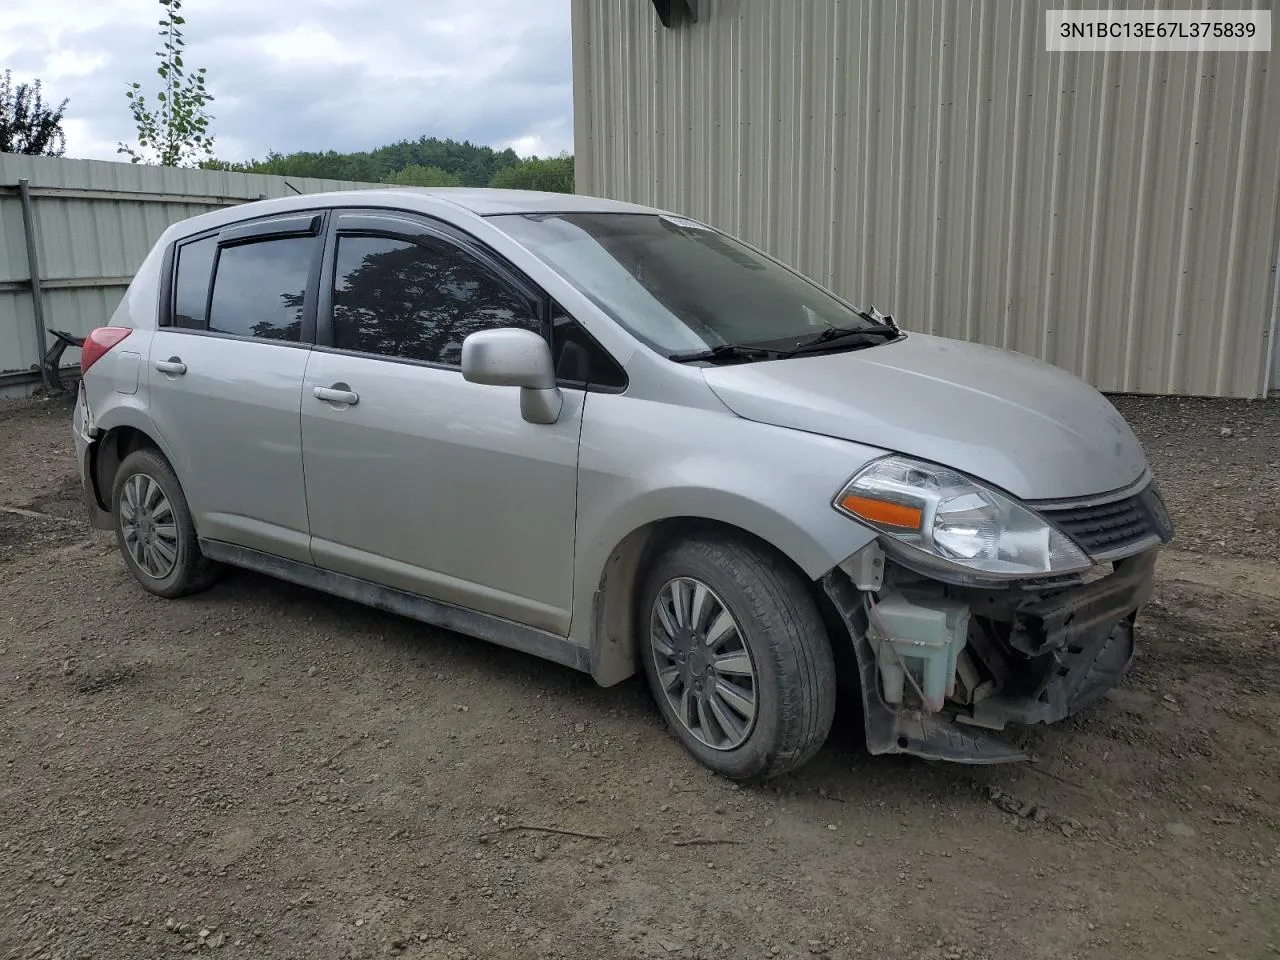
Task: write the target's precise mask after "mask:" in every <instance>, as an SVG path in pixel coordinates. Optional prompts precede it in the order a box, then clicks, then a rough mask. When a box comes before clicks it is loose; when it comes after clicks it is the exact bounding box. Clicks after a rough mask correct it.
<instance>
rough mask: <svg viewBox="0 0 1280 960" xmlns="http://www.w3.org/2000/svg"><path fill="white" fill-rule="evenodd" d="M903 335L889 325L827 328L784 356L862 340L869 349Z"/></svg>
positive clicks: (792, 355) (894, 326)
mask: <svg viewBox="0 0 1280 960" xmlns="http://www.w3.org/2000/svg"><path fill="white" fill-rule="evenodd" d="M901 334H902V331H901V330H900V329H899V328H898V327H897V326H896V325H890V324H887V323H877V324H873V325H872V326H869V327H827V329H825V330H823V331H822V332H821V333H818V334H815V335H814V336H812V337H811V338H809V339H808V340H805V341H804V342H802V343H798V344H796V345H795V346H794V347H793V348H792V349H790V350H788V351H786V352H785V353H784V354H783V356H786V357H794V356H795V355H796V354H801V353H813V352H815V351H819V350H826V349H829V348H831V347H835V346H838V345H839V344H841V343H844V342H846V341H848V342H853V341H857V340H861V341H863V345H864V346H868V347H869V346H872V345H874V344H876V343H882V342H883V341H885V340H894V339H896V338H897V337H899V336H900V335H901Z"/></svg>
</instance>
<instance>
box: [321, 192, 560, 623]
mask: <svg viewBox="0 0 1280 960" xmlns="http://www.w3.org/2000/svg"><path fill="white" fill-rule="evenodd" d="M328 248H329V249H328V252H327V254H326V262H325V268H324V271H323V277H324V280H323V282H322V283H321V288H320V301H319V304H320V312H319V332H318V343H319V346H318V347H317V348H316V350H314V351H313V352H312V354H311V357H310V360H309V361H308V364H307V370H306V376H305V378H304V384H303V399H302V442H303V454H304V461H305V472H306V490H307V504H308V507H309V513H310V523H311V534H312V540H311V549H312V555H313V556H314V558H315V562H316V563H317V564H318V565H320V566H323V567H326V568H328V569H331V570H335V571H337V572H340V573H346V574H349V575H351V576H356V577H360V578H363V579H367V580H372V581H374V582H377V583H381V584H385V585H387V586H392V587H396V588H398V589H402V590H407V591H410V592H412V593H417V594H421V595H423V596H428V597H431V598H433V599H437V600H441V601H444V602H447V603H453V604H457V605H459V606H464V607H468V608H471V609H474V610H479V611H482V612H484V613H489V614H493V615H495V616H500V617H504V618H507V619H509V620H514V621H516V622H519V623H523V624H527V625H529V626H532V627H537V628H539V629H543V630H547V631H551V632H554V633H557V634H559V635H562V636H563V635H566V634H567V633H568V628H569V611H570V608H571V604H572V592H573V587H572V585H573V546H574V521H575V506H576V495H577V482H576V481H577V462H578V436H579V431H580V427H581V418H582V407H583V394H582V392H580V391H574V390H566V391H565V406H564V411H563V413H562V414H561V416H560V419H559V420H558V421H557V422H556V423H554V424H549V425H543V424H532V423H528V422H526V421H525V420H523V419H522V418H521V416H520V402H519V391H518V390H516V389H514V388H504V387H489V386H482V385H478V384H472V383H468V382H466V381H465V380H463V378H462V372H461V370H460V368H459V360H460V357H461V348H462V340H463V339H464V338H465V337H466V336H467V335H468V334H470V333H473V332H475V331H477V330H484V329H491V328H496V327H523V328H525V329H531V330H535V331H537V332H539V333H542V332H544V331H543V321H542V309H541V304H540V301H539V298H538V296H537V294H536V292H534V291H532V290H530V289H528V287H527V286H525V285H524V284H523V282H522V280H520V279H518V278H516V277H514V276H512V275H510V274H508V273H506V272H505V270H504V268H502V267H501V266H499V265H498V264H497V263H495V262H493V261H492V260H490V259H489V258H488V257H487V256H486V254H485V253H484V251H482V250H480V249H477V248H476V247H474V246H472V245H470V244H467V243H466V242H465V240H464V239H463V238H460V237H458V236H455V235H453V234H452V232H451V231H450V230H449V229H447V228H444V227H435V226H433V225H431V224H430V223H428V222H426V221H419V220H416V219H412V218H409V217H408V216H407V215H406V216H400V215H394V214H388V215H371V214H368V213H363V214H355V213H353V214H345V215H341V216H339V217H337V218H336V220H335V225H334V229H333V235H332V237H331V240H330V242H329V244H328Z"/></svg>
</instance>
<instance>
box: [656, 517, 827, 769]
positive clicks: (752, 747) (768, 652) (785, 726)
mask: <svg viewBox="0 0 1280 960" xmlns="http://www.w3.org/2000/svg"><path fill="white" fill-rule="evenodd" d="M699 585H701V587H703V588H705V590H706V591H707V593H706V595H704V596H703V599H702V600H701V602H700V601H699V600H698V599H697V594H698V589H697V588H698V586H699ZM691 594H692V597H691ZM677 597H678V598H679V601H680V602H681V603H682V604H683V605H684V610H685V612H684V619H685V620H686V621H688V623H689V624H692V625H693V626H694V630H689V629H688V628H687V625H686V627H681V625H680V624H678V623H677V624H674V626H675V627H676V628H677V630H676V633H679V634H680V636H679V637H678V638H677V637H675V636H674V634H673V633H672V631H671V630H669V629H668V628H669V626H671V625H672V624H671V623H670V621H671V620H672V618H673V616H674V614H675V609H676V606H677V603H676V599H677ZM717 607H719V608H722V609H723V611H724V612H726V613H727V614H728V615H729V617H731V618H732V620H733V621H734V629H733V631H731V632H728V631H727V630H726V628H725V626H724V620H723V618H722V617H721V616H720V614H719V613H718V612H717ZM695 609H697V610H698V613H699V616H698V617H694V616H693V615H692V614H693V612H694V610H695ZM660 610H661V611H662V612H660ZM663 613H665V615H666V619H665V620H664V618H663ZM695 621H700V625H699V624H698V623H695ZM699 631H700V632H699ZM636 636H637V638H638V642H637V648H638V649H639V652H640V657H641V659H642V661H643V664H644V670H645V675H646V676H647V677H648V680H649V688H650V690H651V691H652V692H653V696H654V699H655V700H656V701H657V703H658V709H659V710H661V712H662V715H663V718H664V719H665V720H666V722H667V726H668V727H669V728H670V730H671V732H672V733H673V734H674V736H675V737H676V739H678V740H679V741H680V742H681V743H683V744H684V746H685V748H686V749H688V750H689V752H690V753H692V754H693V755H694V756H695V757H697V758H698V760H700V761H702V763H703V764H705V765H706V766H708V767H710V768H711V769H712V770H714V771H715V772H716V773H718V774H721V775H722V776H725V777H728V778H730V779H733V780H756V779H767V778H769V777H775V776H778V775H779V774H783V773H787V772H789V771H791V770H795V769H796V768H798V767H800V766H802V765H803V764H805V763H806V762H807V761H809V760H810V759H811V758H812V757H813V755H814V754H815V753H817V752H818V749H819V748H820V747H821V746H822V744H823V743H824V742H825V741H826V738H827V734H828V733H829V732H830V730H831V724H832V720H833V718H834V715H835V705H836V672H835V663H834V660H833V657H832V652H831V644H830V642H829V640H828V637H827V631H826V628H825V627H824V625H823V621H822V616H821V614H820V613H819V611H818V607H817V605H816V604H815V603H814V600H813V598H812V596H811V595H810V594H809V592H808V590H807V589H806V587H805V584H804V583H803V581H802V580H801V578H800V577H799V575H798V574H796V573H795V572H794V571H793V570H792V569H791V568H790V567H789V566H788V565H787V564H786V562H785V561H784V560H783V559H782V558H781V557H779V556H776V555H774V554H771V553H769V552H766V551H764V550H761V549H758V548H756V547H754V546H751V545H748V544H746V543H743V542H739V541H737V540H734V539H732V538H728V537H721V536H704V537H698V538H694V539H689V540H685V541H682V542H679V543H677V544H675V545H674V546H672V547H671V548H669V549H668V550H667V551H665V552H664V553H663V554H661V555H660V556H659V557H658V558H657V560H656V561H655V562H654V563H653V564H652V565H651V566H650V567H649V570H648V572H647V575H646V577H645V582H644V586H643V590H642V593H641V600H640V607H639V610H638V611H637V634H636ZM695 636H698V637H700V638H701V640H702V642H701V643H698V642H696V641H695V640H694V639H693V637H695ZM721 637H724V638H727V639H718V638H721ZM668 641H672V642H668ZM700 650H701V651H702V652H701V653H699V651H700ZM669 652H670V653H669ZM682 653H683V659H681V655H682ZM744 654H745V655H746V658H747V659H744V657H743V655H744ZM748 661H749V662H748ZM717 667H719V668H720V669H717ZM748 668H749V669H750V670H751V671H752V676H751V678H750V680H748V678H746V677H744V676H743V671H744V670H747V669H748ZM673 671H674V672H675V674H677V675H678V678H676V679H673ZM726 687H727V689H726ZM748 687H749V688H750V690H751V694H752V696H751V697H750V698H748V697H747V695H746V690H747V689H748ZM685 690H688V691H689V696H688V699H687V700H685V699H683V693H684V691H685ZM722 692H723V693H724V694H727V696H722V695H721V693H722ZM748 699H751V701H752V709H751V711H750V717H749V718H748V717H747V713H746V712H745V711H744V710H743V709H742V707H743V706H744V704H745V703H746V702H747V700H748ZM699 700H701V701H702V707H701V709H699V706H698V701H699ZM673 701H674V702H673ZM684 710H687V712H688V715H689V717H690V719H691V720H692V721H693V722H692V723H691V722H685V721H683V720H682V719H681V716H680V715H681V712H682V711H684ZM744 721H745V726H744ZM717 734H718V735H717Z"/></svg>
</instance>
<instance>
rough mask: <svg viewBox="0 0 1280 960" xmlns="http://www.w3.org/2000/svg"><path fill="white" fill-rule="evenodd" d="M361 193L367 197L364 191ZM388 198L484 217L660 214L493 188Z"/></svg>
mask: <svg viewBox="0 0 1280 960" xmlns="http://www.w3.org/2000/svg"><path fill="white" fill-rule="evenodd" d="M361 192H362V193H368V192H369V191H367V190H364V191H361ZM376 192H378V193H385V194H406V193H408V194H417V195H420V196H421V195H426V196H431V197H438V198H440V199H441V200H448V201H449V202H450V203H454V204H457V205H458V206H460V207H462V208H463V209H466V210H470V211H471V212H472V213H474V214H477V215H479V216H482V217H488V216H493V215H495V214H500V213H610V212H611V213H658V212H660V211H658V210H655V209H654V208H653V207H645V206H641V205H640V204H635V203H625V202H623V201H621V200H607V199H605V198H604V197H587V196H582V195H580V194H576V193H551V192H550V191H544V190H495V189H493V188H491V187H397V188H394V189H391V190H385V191H383V190H379V191H376Z"/></svg>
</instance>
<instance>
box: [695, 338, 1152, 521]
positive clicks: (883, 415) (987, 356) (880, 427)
mask: <svg viewBox="0 0 1280 960" xmlns="http://www.w3.org/2000/svg"><path fill="white" fill-rule="evenodd" d="M703 373H704V376H705V377H706V380H707V384H708V385H709V386H710V387H711V389H712V390H713V391H714V392H715V394H716V395H717V396H718V397H719V398H720V399H721V400H722V401H723V402H724V403H725V405H726V406H728V407H729V409H730V410H732V411H733V412H734V413H736V414H737V415H738V416H740V417H744V418H746V419H748V420H755V421H758V422H760V423H768V424H772V425H774V426H780V427H790V428H793V429H796V430H805V431H808V432H810V433H819V434H823V435H825V436H830V437H839V438H841V439H845V440H851V441H854V442H856V443H862V444H868V445H871V446H875V447H880V448H882V449H884V450H891V451H894V452H897V453H904V454H908V455H910V456H914V457H919V458H920V459H923V460H930V461H933V462H934V463H940V464H943V465H945V466H949V467H951V468H953V469H955V470H960V471H962V472H964V473H967V474H969V475H971V476H974V477H978V478H979V479H982V480H985V481H987V482H988V483H992V484H994V485H996V486H997V487H1001V488H1003V489H1004V490H1006V491H1008V492H1009V493H1012V494H1014V495H1015V496H1017V497H1020V498H1022V499H1025V500H1048V499H1055V498H1060V497H1082V496H1090V495H1092V494H1097V493H1104V492H1108V491H1111V490H1117V489H1119V488H1121V487H1125V486H1128V485H1130V484H1132V483H1133V482H1134V481H1136V480H1138V479H1139V478H1140V477H1141V476H1142V475H1143V473H1144V472H1145V471H1146V459H1145V457H1144V456H1143V452H1142V447H1141V445H1140V444H1139V443H1138V439H1137V437H1135V436H1134V435H1133V431H1132V430H1130V429H1129V425H1128V424H1127V423H1125V421H1124V418H1123V417H1122V416H1120V413H1119V412H1118V411H1117V410H1116V408H1115V407H1113V406H1112V405H1111V403H1110V402H1109V401H1108V400H1107V399H1106V397H1104V396H1103V395H1102V394H1101V393H1099V392H1098V391H1097V390H1095V389H1094V388H1093V387H1091V386H1089V385H1088V384H1087V383H1085V382H1084V381H1083V380H1081V379H1079V378H1078V377H1076V376H1074V375H1072V374H1070V373H1067V372H1066V371H1065V370H1062V369H1060V368H1058V367H1053V366H1050V365H1049V364H1046V363H1041V362H1040V361H1038V360H1034V359H1032V358H1031V357H1027V356H1025V355H1023V354H1019V353H1012V352H1009V351H1007V350H998V349H996V348H994V347H986V346H980V345H978V344H972V343H967V342H965V341H961V340H951V339H947V338H943V337H933V336H928V335H925V334H918V333H913V334H910V335H909V336H907V337H906V338H904V339H901V340H898V341H895V342H892V343H886V344H882V345H880V346H875V347H868V348H865V349H862V350H852V351H846V352H843V353H828V354H817V355H813V356H802V357H793V358H791V359H787V360H774V361H768V362H762V363H748V364H738V365H732V366H718V367H707V368H705V369H704V371H703Z"/></svg>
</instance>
